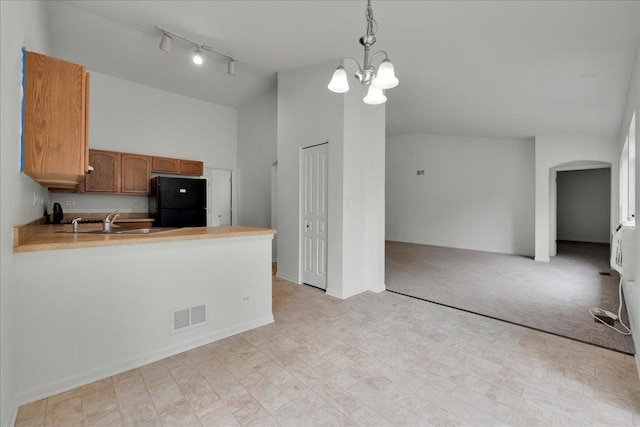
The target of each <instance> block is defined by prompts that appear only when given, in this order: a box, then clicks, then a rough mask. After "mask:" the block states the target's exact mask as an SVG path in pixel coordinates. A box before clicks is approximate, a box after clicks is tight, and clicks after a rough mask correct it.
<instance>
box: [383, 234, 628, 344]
mask: <svg viewBox="0 0 640 427" xmlns="http://www.w3.org/2000/svg"><path fill="white" fill-rule="evenodd" d="M600 272H611V276H604V275H601V274H599V273H600ZM618 280H619V276H618V274H617V273H616V272H614V271H611V270H610V269H609V245H602V244H591V243H573V242H559V243H558V255H557V256H555V257H553V258H552V261H551V262H550V263H541V262H535V261H533V260H532V259H531V258H528V257H523V256H517V255H506V254H497V253H491V252H480V251H471V250H464V249H453V248H443V247H438V246H428V245H418V244H412V243H402V242H391V241H387V243H386V285H387V290H389V291H393V292H397V293H401V294H404V295H408V296H412V297H416V298H420V299H423V300H426V301H430V302H435V303H438V304H443V305H447V306H450V307H455V308H459V309H462V310H466V311H470V312H473V313H477V314H481V315H484V316H489V317H493V318H496V319H500V320H505V321H508V322H512V323H516V324H519V325H523V326H527V327H531V328H535V329H539V330H542V331H545V332H550V333H553V334H557V335H561V336H565V337H569V338H573V339H576V340H580V341H584V342H588V343H591V344H595V345H599V346H602V347H606V348H610V349H612V350H617V351H621V352H624V353H629V354H633V353H634V348H633V341H632V339H631V337H630V336H623V335H620V334H618V333H616V332H615V331H613V330H611V329H609V328H607V327H606V326H604V325H602V324H600V323H595V322H594V320H593V318H592V317H591V315H590V314H589V309H590V308H591V307H600V308H604V309H606V310H609V311H611V312H614V313H617V310H618ZM623 320H625V323H626V324H627V325H628V324H629V323H628V319H627V316H626V311H624V313H623ZM618 326H619V325H618Z"/></svg>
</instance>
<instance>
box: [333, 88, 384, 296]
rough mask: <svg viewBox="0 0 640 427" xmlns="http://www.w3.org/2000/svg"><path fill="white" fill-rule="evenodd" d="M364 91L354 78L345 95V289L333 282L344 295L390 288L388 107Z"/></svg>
mask: <svg viewBox="0 0 640 427" xmlns="http://www.w3.org/2000/svg"><path fill="white" fill-rule="evenodd" d="M392 93H393V92H389V93H387V94H388V95H389V96H392V95H391V94H392ZM364 94H365V89H364V87H362V86H360V85H358V84H357V83H356V82H353V84H352V85H351V91H350V96H345V97H344V148H343V156H344V159H343V162H344V163H343V164H344V172H343V173H344V177H343V185H344V187H343V209H344V210H343V217H344V219H343V227H344V228H343V230H344V234H343V267H344V271H343V279H342V281H343V287H342V290H341V292H340V290H339V289H337V288H334V287H327V293H329V294H331V295H334V296H338V297H343V298H346V297H348V296H351V295H355V294H358V293H360V292H364V291H367V290H371V291H375V292H381V291H384V290H385V288H386V286H385V277H384V272H385V269H384V267H385V248H384V243H385V239H384V235H385V126H386V123H385V111H386V109H385V105H384V104H382V105H367V104H365V103H364V102H362V98H363V97H364Z"/></svg>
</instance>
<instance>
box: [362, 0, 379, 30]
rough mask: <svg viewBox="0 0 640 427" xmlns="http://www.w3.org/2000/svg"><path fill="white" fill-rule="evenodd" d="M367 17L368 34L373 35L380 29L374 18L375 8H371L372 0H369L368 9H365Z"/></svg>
mask: <svg viewBox="0 0 640 427" xmlns="http://www.w3.org/2000/svg"><path fill="white" fill-rule="evenodd" d="M365 16H366V18H367V36H373V35H374V34H375V33H376V31H378V23H377V22H376V20H375V19H374V18H373V9H372V8H371V0H367V10H366V11H365Z"/></svg>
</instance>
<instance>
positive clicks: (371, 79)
mask: <svg viewBox="0 0 640 427" xmlns="http://www.w3.org/2000/svg"><path fill="white" fill-rule="evenodd" d="M365 17H366V18H367V34H365V35H364V36H362V37H360V44H361V45H362V46H363V47H364V65H363V66H362V67H360V63H359V62H358V60H357V59H355V58H351V57H347V58H342V61H340V66H339V67H338V68H337V69H336V71H334V72H333V78H332V79H331V81H330V82H329V86H328V87H329V90H330V91H331V92H336V93H345V92H347V91H348V90H349V82H348V81H347V72H346V71H345V69H344V62H345V60H347V59H350V60H352V61H353V62H355V63H356V65H357V66H358V71H356V74H355V75H356V78H357V79H358V81H359V82H360V83H362V84H363V85H365V86H369V91H368V92H367V96H365V97H364V99H363V101H364V102H365V103H366V104H371V105H377V104H383V103H384V102H386V101H387V97H386V96H385V95H384V89H392V88H394V87H396V86H398V82H399V81H398V78H397V77H396V75H395V71H394V69H393V64H392V63H391V61H389V58H388V57H387V52H385V51H383V50H381V51H380V52H376V53H374V54H373V55H371V56H369V49H370V48H371V46H373V44H374V43H375V42H376V38H375V36H374V34H375V33H376V30H377V29H378V24H377V23H376V20H375V19H373V9H371V0H367V8H366V11H365ZM378 55H384V60H383V61H382V63H381V64H380V66H379V67H378V70H377V72H376V69H375V68H374V67H373V65H372V64H371V61H372V60H373V59H374V58H375V57H376V56H378Z"/></svg>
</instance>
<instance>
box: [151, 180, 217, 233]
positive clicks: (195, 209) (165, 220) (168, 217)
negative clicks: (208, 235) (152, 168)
mask: <svg viewBox="0 0 640 427" xmlns="http://www.w3.org/2000/svg"><path fill="white" fill-rule="evenodd" d="M149 214H151V216H152V217H154V218H155V220H154V222H153V225H154V227H206V225H207V180H206V179H195V178H169V177H164V176H157V177H155V178H152V179H151V195H150V196H149Z"/></svg>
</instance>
